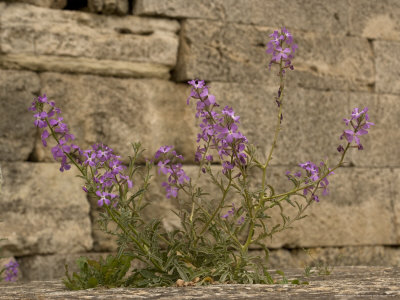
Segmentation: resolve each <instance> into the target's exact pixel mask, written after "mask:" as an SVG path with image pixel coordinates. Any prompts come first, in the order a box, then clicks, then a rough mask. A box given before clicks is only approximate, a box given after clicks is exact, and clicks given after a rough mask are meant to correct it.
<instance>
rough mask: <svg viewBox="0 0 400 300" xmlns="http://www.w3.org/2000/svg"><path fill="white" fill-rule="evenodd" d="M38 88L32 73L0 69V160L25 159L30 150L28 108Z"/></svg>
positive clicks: (31, 130)
mask: <svg viewBox="0 0 400 300" xmlns="http://www.w3.org/2000/svg"><path fill="white" fill-rule="evenodd" d="M39 89H40V86H39V77H38V76H37V74H35V73H32V72H26V71H11V70H0V103H1V105H0V116H1V117H0V159H1V160H7V161H21V160H26V159H28V157H29V154H30V153H31V152H32V150H33V145H34V141H35V135H36V129H35V127H34V126H33V117H32V112H30V111H28V107H29V105H30V103H31V102H32V100H33V98H34V97H35V96H36V95H37V93H38V92H39Z"/></svg>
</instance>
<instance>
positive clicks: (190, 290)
mask: <svg viewBox="0 0 400 300" xmlns="http://www.w3.org/2000/svg"><path fill="white" fill-rule="evenodd" d="M285 271H286V272H285V273H286V276H287V278H288V279H291V278H294V277H295V278H298V279H305V280H307V281H308V282H309V284H308V285H292V284H279V285H260V284H257V285H237V284H232V285H212V286H204V287H185V288H177V287H169V288H153V289H132V288H116V289H90V290H84V291H68V290H66V289H65V288H64V285H63V284H62V283H61V282H60V281H33V282H30V283H27V284H21V283H19V282H16V283H9V284H7V283H0V299H10V298H12V299H83V298H84V299H117V298H118V299H175V300H180V299H198V298H201V299H250V298H253V299H254V298H257V299H333V298H335V299H349V298H355V297H357V298H358V297H360V298H362V299H376V298H378V297H379V299H382V298H393V297H400V286H399V284H398V278H399V276H400V268H385V267H338V268H336V269H335V270H334V272H333V274H332V275H329V276H311V277H308V278H299V277H301V276H302V272H303V270H302V269H291V270H285Z"/></svg>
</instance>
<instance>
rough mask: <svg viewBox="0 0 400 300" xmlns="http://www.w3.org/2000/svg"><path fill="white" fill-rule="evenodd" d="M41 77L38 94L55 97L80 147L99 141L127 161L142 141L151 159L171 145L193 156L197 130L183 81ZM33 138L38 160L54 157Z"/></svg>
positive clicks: (50, 75)
mask: <svg viewBox="0 0 400 300" xmlns="http://www.w3.org/2000/svg"><path fill="white" fill-rule="evenodd" d="M40 78H41V82H42V93H46V94H47V95H48V96H49V97H50V98H51V99H52V100H54V101H56V103H57V105H58V106H59V107H60V108H61V110H62V112H63V117H64V120H65V122H66V123H67V124H68V125H69V128H70V130H71V132H72V133H73V134H75V135H76V137H77V143H78V144H79V145H80V146H81V147H82V148H83V149H88V148H89V147H90V145H92V144H94V143H97V142H102V143H105V144H107V145H109V146H110V147H112V148H113V149H114V151H115V152H116V153H118V154H119V155H121V156H122V157H123V158H124V159H127V157H128V155H132V153H133V151H132V146H131V143H132V142H137V141H141V143H142V145H143V147H144V148H145V149H147V151H146V152H145V155H146V157H149V158H150V157H152V156H153V155H154V153H155V152H156V150H157V149H158V148H159V147H160V146H163V145H170V144H172V145H176V150H177V151H178V152H180V153H182V154H183V155H184V156H185V157H192V156H193V153H194V151H195V145H194V143H193V141H194V140H195V134H196V133H195V132H194V126H193V125H192V124H194V113H193V110H192V108H190V107H187V105H186V98H187V95H188V93H189V91H190V90H189V89H188V87H187V86H186V85H180V84H175V83H173V82H169V81H163V80H157V79H151V80H135V79H117V78H111V77H99V76H72V75H60V74H56V73H44V74H41V76H40ZM37 142H38V145H37V147H36V156H37V158H38V159H39V160H43V159H47V160H52V158H51V153H50V151H49V149H44V148H43V146H42V145H41V142H40V139H37Z"/></svg>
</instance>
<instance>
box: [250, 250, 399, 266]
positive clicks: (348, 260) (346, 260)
mask: <svg viewBox="0 0 400 300" xmlns="http://www.w3.org/2000/svg"><path fill="white" fill-rule="evenodd" d="M252 253H254V254H258V255H259V254H260V253H259V251H257V250H254V251H252ZM268 266H269V267H270V268H276V269H280V268H290V267H293V268H304V267H306V266H310V267H314V271H318V268H317V267H318V266H321V267H328V268H329V270H332V269H333V270H335V268H336V267H337V266H386V267H400V248H399V247H385V246H356V247H323V248H321V247H317V248H310V249H275V250H270V256H269V259H268Z"/></svg>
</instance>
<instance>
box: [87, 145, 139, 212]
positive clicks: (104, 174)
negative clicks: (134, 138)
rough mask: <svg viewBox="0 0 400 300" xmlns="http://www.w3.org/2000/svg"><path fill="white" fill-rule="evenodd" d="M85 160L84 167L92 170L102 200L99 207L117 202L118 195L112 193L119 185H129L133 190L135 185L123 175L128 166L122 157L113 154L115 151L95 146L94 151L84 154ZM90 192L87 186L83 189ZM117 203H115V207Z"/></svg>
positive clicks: (102, 146) (90, 150) (98, 202)
mask: <svg viewBox="0 0 400 300" xmlns="http://www.w3.org/2000/svg"><path fill="white" fill-rule="evenodd" d="M83 155H84V157H85V160H84V161H83V165H84V166H86V167H88V168H90V169H91V173H92V174H93V177H92V179H93V183H94V185H95V193H96V195H97V196H98V197H99V198H100V199H99V200H98V201H97V204H98V205H99V206H103V205H104V204H106V205H110V203H111V201H112V200H117V197H118V195H117V194H114V193H112V192H111V191H112V188H113V187H114V186H115V185H117V186H121V185H127V186H128V188H132V186H133V183H132V181H131V180H130V178H129V176H127V175H125V174H124V173H123V171H124V170H126V168H127V167H126V166H125V165H123V163H122V161H121V160H120V158H121V157H120V156H118V155H115V154H114V153H113V149H111V148H110V147H108V146H106V145H103V144H100V143H99V144H94V145H93V146H92V149H89V150H85V151H84V152H83ZM83 190H84V191H85V192H88V189H87V187H86V186H84V187H83ZM116 204H117V203H116V202H114V205H116Z"/></svg>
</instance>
